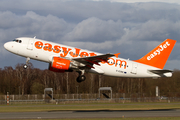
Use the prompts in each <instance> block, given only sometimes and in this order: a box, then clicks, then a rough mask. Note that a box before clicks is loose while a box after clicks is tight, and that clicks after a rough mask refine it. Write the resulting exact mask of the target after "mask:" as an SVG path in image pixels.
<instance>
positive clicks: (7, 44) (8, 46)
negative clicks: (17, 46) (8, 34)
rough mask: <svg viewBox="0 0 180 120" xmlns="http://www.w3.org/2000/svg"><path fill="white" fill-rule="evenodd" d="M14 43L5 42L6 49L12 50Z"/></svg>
mask: <svg viewBox="0 0 180 120" xmlns="http://www.w3.org/2000/svg"><path fill="white" fill-rule="evenodd" d="M12 47H13V46H12V44H11V43H10V42H7V43H5V44H4V48H5V49H6V50H8V51H10V50H11V49H12Z"/></svg>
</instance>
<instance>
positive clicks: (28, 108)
mask: <svg viewBox="0 0 180 120" xmlns="http://www.w3.org/2000/svg"><path fill="white" fill-rule="evenodd" d="M155 109H180V103H125V104H123V103H82V104H80V103H76V104H75V103H73V104H70V103H68V104H64V103H61V104H57V105H56V104H18V105H0V113H4V112H36V111H68V110H69V111H73V110H155ZM122 119H123V120H180V117H155V118H154V117H153V118H99V119H94V118H92V119H65V120H122ZM28 120H29V119H28ZM46 120H50V119H46ZM53 120H55V119H53Z"/></svg>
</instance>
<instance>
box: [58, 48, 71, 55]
mask: <svg viewBox="0 0 180 120" xmlns="http://www.w3.org/2000/svg"><path fill="white" fill-rule="evenodd" d="M62 49H63V52H64V55H63V54H62V53H61V54H60V56H61V57H66V55H67V54H68V53H69V51H70V50H72V49H71V48H68V50H67V48H66V47H62Z"/></svg>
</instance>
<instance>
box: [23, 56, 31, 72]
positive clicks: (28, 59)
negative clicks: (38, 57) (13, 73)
mask: <svg viewBox="0 0 180 120" xmlns="http://www.w3.org/2000/svg"><path fill="white" fill-rule="evenodd" d="M29 61H30V58H29V57H27V58H26V64H25V65H24V66H23V68H24V69H27V68H28V63H29Z"/></svg>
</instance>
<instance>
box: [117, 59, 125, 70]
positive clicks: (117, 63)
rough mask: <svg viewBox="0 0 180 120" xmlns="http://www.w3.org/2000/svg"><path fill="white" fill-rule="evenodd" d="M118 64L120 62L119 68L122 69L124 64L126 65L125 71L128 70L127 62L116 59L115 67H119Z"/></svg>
mask: <svg viewBox="0 0 180 120" xmlns="http://www.w3.org/2000/svg"><path fill="white" fill-rule="evenodd" d="M118 62H120V63H119V67H120V68H121V66H122V63H124V64H125V65H124V69H126V66H127V62H126V61H124V60H120V59H116V65H115V66H117V64H118Z"/></svg>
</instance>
